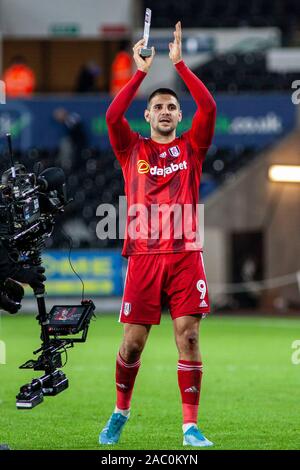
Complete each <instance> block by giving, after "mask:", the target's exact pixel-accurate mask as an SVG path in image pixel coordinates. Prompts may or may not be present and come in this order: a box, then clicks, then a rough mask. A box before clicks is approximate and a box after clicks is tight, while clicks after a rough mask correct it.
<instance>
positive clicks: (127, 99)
mask: <svg viewBox="0 0 300 470" xmlns="http://www.w3.org/2000/svg"><path fill="white" fill-rule="evenodd" d="M143 42H144V40H143V39H142V40H140V41H138V42H137V43H136V44H135V45H134V47H133V58H134V60H135V63H136V65H137V71H136V73H135V74H134V76H133V77H132V78H131V80H130V81H129V82H128V83H127V84H126V85H125V86H124V88H122V90H121V91H120V92H119V93H118V94H117V96H116V97H115V98H114V100H113V101H112V103H111V104H110V106H109V108H108V110H107V113H106V122H107V126H108V133H109V138H110V142H111V145H112V147H113V149H114V150H115V151H119V152H122V151H124V150H126V149H127V148H128V147H129V145H130V144H131V142H132V139H134V138H135V136H136V134H135V133H134V132H133V131H132V130H131V128H130V126H129V124H128V121H127V119H126V118H125V116H124V115H125V113H126V111H127V109H128V108H129V106H130V104H131V103H132V101H133V99H134V97H135V95H136V92H137V91H138V89H139V86H140V85H141V83H142V81H143V80H144V78H145V76H146V75H147V73H148V70H149V68H150V67H151V64H152V61H153V57H154V49H153V53H152V56H151V57H148V58H146V59H142V58H141V57H140V55H139V51H140V49H141V47H142V46H143Z"/></svg>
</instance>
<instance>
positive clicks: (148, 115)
mask: <svg viewBox="0 0 300 470" xmlns="http://www.w3.org/2000/svg"><path fill="white" fill-rule="evenodd" d="M144 117H145V119H146V121H147V122H150V111H149V109H145V111H144Z"/></svg>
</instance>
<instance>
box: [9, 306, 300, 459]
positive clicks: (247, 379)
mask: <svg viewBox="0 0 300 470" xmlns="http://www.w3.org/2000/svg"><path fill="white" fill-rule="evenodd" d="M0 321H1V323H0V340H2V341H4V342H5V344H6V354H7V358H6V364H5V365H0V387H1V388H0V443H1V442H5V443H8V444H9V445H10V446H11V448H13V449H99V445H98V433H99V431H100V430H101V428H102V427H103V425H104V424H105V422H106V420H107V419H108V417H109V415H110V413H111V412H112V409H113V406H114V400H115V390H114V373H115V356H116V352H117V350H118V345H119V343H120V340H121V337H122V326H121V325H120V324H118V323H117V317H116V316H115V315H100V316H98V317H97V320H96V321H95V322H92V323H91V326H90V331H89V335H88V339H87V342H86V343H85V344H78V345H75V348H74V349H70V350H69V361H68V364H67V366H66V367H65V368H64V370H65V372H66V373H67V376H68V378H69V382H70V386H69V388H68V389H67V390H65V391H64V392H62V393H61V394H59V395H57V396H56V397H46V398H45V400H44V403H42V404H40V405H39V406H37V407H36V408H34V409H33V410H31V411H28V410H26V411H23V410H17V409H16V408H15V395H16V393H17V392H18V390H19V387H20V386H21V385H23V384H25V383H26V382H29V381H31V379H32V378H33V377H37V376H38V375H39V373H38V372H32V371H24V370H19V369H18V366H19V365H20V364H21V363H22V362H24V361H25V360H27V359H29V358H31V357H33V355H32V351H33V350H34V349H36V348H37V347H39V345H40V341H39V328H38V325H37V322H36V320H35V319H34V317H33V316H20V315H18V316H15V317H13V316H9V315H2V318H1V320H0ZM299 327H300V320H297V319H271V318H257V317H256V318H250V317H244V318H243V317H241V316H236V317H216V316H215V317H214V316H211V317H209V318H208V319H206V320H204V321H203V322H202V328H201V348H202V354H203V362H204V377H203V386H202V396H201V403H200V419H199V423H200V427H201V429H202V430H203V431H204V433H205V435H206V436H207V437H208V438H209V439H211V440H212V441H213V442H214V443H215V447H214V448H215V449H299V448H300V434H299V429H300V415H299V389H300V365H298V366H297V365H293V364H292V361H291V356H292V353H293V349H292V342H293V341H294V340H295V339H300V328H299ZM176 366H177V352H176V348H175V343H174V340H173V331H172V322H171V320H170V319H169V317H168V316H164V317H163V319H162V323H161V325H160V326H159V327H153V329H152V332H151V334H150V338H149V341H148V344H147V346H146V349H145V351H144V354H143V357H142V366H141V369H140V372H139V375H138V377H137V381H136V387H135V390H134V395H133V402H132V414H131V419H130V421H129V422H128V424H127V425H126V427H125V429H124V432H123V434H122V437H121V442H120V444H119V445H117V446H115V447H114V448H115V449H122V450H125V449H144V450H147V449H157V450H158V449H169V450H172V449H183V447H182V433H181V405H180V399H179V390H178V387H177V373H176ZM40 375H41V374H40ZM105 449H110V447H105ZM185 449H186V448H185Z"/></svg>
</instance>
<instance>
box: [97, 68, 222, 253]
mask: <svg viewBox="0 0 300 470" xmlns="http://www.w3.org/2000/svg"><path fill="white" fill-rule="evenodd" d="M176 69H177V71H178V73H179V74H180V76H181V77H182V78H183V80H184V81H185V83H186V85H187V86H188V88H189V90H190V92H191V94H192V96H193V97H194V99H195V101H196V103H197V105H198V109H197V112H196V114H195V116H194V118H193V122H192V127H191V129H190V130H189V131H188V132H185V133H184V134H182V136H180V137H177V138H175V139H174V140H173V141H172V142H170V143H168V144H162V143H158V142H155V141H153V140H152V139H151V138H145V137H142V136H140V135H139V134H138V133H136V132H133V131H132V130H131V129H130V127H129V124H128V122H127V120H126V119H125V117H124V113H125V111H126V109H127V108H128V106H129V104H130V103H131V101H132V99H133V98H134V95H135V93H136V91H137V89H138V87H139V85H140V83H141V81H142V80H143V79H144V77H145V75H146V74H145V73H143V72H141V71H137V72H136V74H135V76H134V77H133V78H132V79H131V81H130V82H129V83H128V84H127V85H126V86H125V87H124V88H123V90H122V91H121V92H120V93H119V94H118V95H117V96H116V98H115V99H114V101H113V102H112V104H111V105H110V107H109V109H108V111H107V115H106V117H107V123H108V130H109V136H110V141H111V144H112V147H113V150H114V152H115V155H116V157H117V158H118V160H119V162H120V164H121V167H122V171H123V175H124V179H125V194H126V197H127V224H126V234H125V242H124V248H123V252H122V254H123V255H124V256H131V255H136V254H147V253H176V252H184V251H195V250H197V251H199V250H201V249H202V247H201V240H200V238H199V227H198V217H197V213H198V208H197V204H198V201H199V186H200V178H201V173H202V163H203V160H204V157H205V154H206V152H207V149H208V147H209V145H210V143H211V140H212V137H213V132H214V126H215V116H216V105H215V102H214V100H213V98H212V96H211V95H210V93H209V91H208V90H207V89H206V87H205V86H204V84H203V83H202V82H201V80H199V79H198V77H196V76H195V75H194V74H193V73H192V72H191V71H190V70H189V69H188V67H187V66H186V65H185V64H184V62H182V61H181V62H180V63H179V64H176Z"/></svg>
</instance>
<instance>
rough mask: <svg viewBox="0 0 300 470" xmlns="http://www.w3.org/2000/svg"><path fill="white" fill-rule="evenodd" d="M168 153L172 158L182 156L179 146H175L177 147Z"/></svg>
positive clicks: (171, 148)
mask: <svg viewBox="0 0 300 470" xmlns="http://www.w3.org/2000/svg"><path fill="white" fill-rule="evenodd" d="M168 151H169V154H170V155H171V157H179V155H180V150H179V147H178V145H175V147H170V148H169V149H168Z"/></svg>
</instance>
